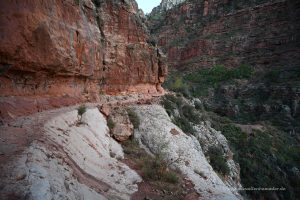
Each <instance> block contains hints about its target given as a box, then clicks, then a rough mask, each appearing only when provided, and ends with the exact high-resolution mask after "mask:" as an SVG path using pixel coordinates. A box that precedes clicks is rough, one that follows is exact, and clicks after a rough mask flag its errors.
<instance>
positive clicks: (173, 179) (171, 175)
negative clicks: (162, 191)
mask: <svg viewBox="0 0 300 200" xmlns="http://www.w3.org/2000/svg"><path fill="white" fill-rule="evenodd" d="M163 179H164V180H165V181H166V182H168V183H173V184H175V183H178V181H179V178H178V176H177V174H176V173H175V172H172V171H168V172H166V173H165V174H164V175H163Z"/></svg>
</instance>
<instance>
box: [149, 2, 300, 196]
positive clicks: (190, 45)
mask: <svg viewBox="0 0 300 200" xmlns="http://www.w3.org/2000/svg"><path fill="white" fill-rule="evenodd" d="M164 2H167V1H162V3H161V5H160V6H159V7H157V8H155V9H153V11H152V13H151V14H150V15H149V16H148V22H147V23H148V25H149V28H150V31H151V33H152V37H153V39H157V44H158V45H159V46H161V47H162V48H163V50H164V51H165V53H166V54H167V55H168V63H169V66H170V67H171V70H170V71H171V74H170V76H169V78H168V80H167V81H166V84H165V87H166V88H168V89H170V90H173V91H175V92H180V93H182V94H184V95H185V96H186V97H188V98H191V99H193V98H195V97H196V98H199V99H198V106H197V107H198V108H199V109H200V110H201V111H202V112H203V117H204V118H206V119H207V120H209V121H211V122H212V125H213V127H214V128H215V129H217V130H220V131H222V134H224V136H225V137H226V139H227V140H228V141H229V143H230V147H231V149H232V150H233V159H234V160H235V161H236V162H238V163H239V164H240V167H241V183H242V185H243V187H246V188H247V187H256V188H265V187H270V186H274V187H278V188H281V187H283V188H285V191H284V192H283V191H246V192H245V194H247V195H249V197H250V198H252V199H298V198H299V195H300V193H299V189H298V188H299V180H300V175H299V173H298V171H299V166H300V163H299V159H298V156H297V154H299V152H300V148H299V144H300V134H299V133H300V107H299V102H300V67H299V66H300V56H299V55H300V35H299V33H300V31H299V30H300V26H299V23H298V21H299V19H300V3H299V1H289V0H250V1H238V0H232V1H228V0H211V1H210V0H198V1H196V0H186V1H183V2H181V3H179V4H177V3H176V1H168V2H169V3H168V5H172V6H169V7H168V8H166V7H165V4H163V3H164ZM172 106H173V105H171V106H170V107H171V108H172ZM186 118H188V117H186ZM175 120H177V121H178V123H179V124H181V125H182V126H183V127H184V128H186V129H191V127H189V126H188V124H187V123H186V122H187V119H185V120H183V119H180V118H179V119H175ZM190 120H193V119H192V118H191V119H190ZM207 140H208V138H206V137H204V141H203V143H205V142H207Z"/></svg>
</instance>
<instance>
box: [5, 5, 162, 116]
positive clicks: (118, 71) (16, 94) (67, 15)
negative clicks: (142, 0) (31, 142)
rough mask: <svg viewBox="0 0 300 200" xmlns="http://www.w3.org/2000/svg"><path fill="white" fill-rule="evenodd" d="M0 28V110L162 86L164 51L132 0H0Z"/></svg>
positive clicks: (158, 89)
mask: <svg viewBox="0 0 300 200" xmlns="http://www.w3.org/2000/svg"><path fill="white" fill-rule="evenodd" d="M0 27H1V31H0V70H1V71H0V72H1V74H0V96H1V97H0V108H1V113H0V117H1V116H2V117H3V116H7V115H9V116H11V117H14V116H16V115H20V114H25V113H29V112H30V113H32V112H36V111H39V110H43V109H47V108H50V107H58V106H62V105H69V104H73V103H75V102H80V101H85V100H90V101H94V100H97V98H98V95H99V94H101V93H109V94H119V93H127V92H141V93H156V92H162V89H161V87H160V84H161V83H162V82H163V80H164V76H165V75H166V73H167V69H166V65H165V62H164V57H163V55H162V54H161V53H160V52H159V50H158V49H157V48H155V47H154V46H151V44H148V43H147V41H148V34H147V30H146V28H145V25H144V24H143V19H142V18H141V17H140V16H139V14H138V8H137V4H136V2H135V1H134V0H129V1H122V0H116V1H110V0H104V1H99V0H94V1H92V0H47V1H44V0H30V1H27V0H26V1H24V0H14V1H13V0H7V1H1V2H0ZM20 104H21V105H22V106H20ZM16 109H20V110H19V111H18V112H17V113H15V111H16ZM8 110H9V111H8Z"/></svg>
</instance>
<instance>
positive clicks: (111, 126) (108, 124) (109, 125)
mask: <svg viewBox="0 0 300 200" xmlns="http://www.w3.org/2000/svg"><path fill="white" fill-rule="evenodd" d="M107 126H108V128H109V129H110V130H112V129H113V128H114V127H115V122H114V121H113V120H112V118H111V117H109V118H108V119H107Z"/></svg>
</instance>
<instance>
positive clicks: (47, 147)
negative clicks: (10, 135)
mask: <svg viewBox="0 0 300 200" xmlns="http://www.w3.org/2000/svg"><path fill="white" fill-rule="evenodd" d="M123 157H124V154H123V150H122V147H121V146H120V145H119V144H118V143H117V142H116V141H115V140H114V139H113V138H111V137H110V135H109V130H108V127H107V124H106V119H105V118H104V116H103V115H102V114H101V113H100V112H99V110H98V109H97V108H92V109H87V111H86V112H85V113H84V114H83V116H82V120H81V123H78V116H77V111H76V110H74V111H70V112H66V113H64V114H60V115H59V116H57V117H55V118H52V119H50V120H49V121H48V122H47V123H46V124H45V126H44V135H43V136H41V138H40V139H39V140H37V141H35V142H33V143H32V144H31V145H30V147H28V148H27V149H26V150H25V151H24V152H23V153H22V154H20V155H19V156H18V157H17V158H16V159H14V160H13V161H12V162H11V163H9V164H7V165H5V166H4V169H3V171H6V172H7V173H1V174H5V175H4V176H5V177H0V178H1V180H2V181H1V184H0V185H1V187H0V197H1V199H7V198H10V197H12V195H14V196H15V197H16V198H17V199H24V198H26V199H30V200H31V199H32V200H39V199H46V200H47V199H49V200H50V199H72V200H73V199H76V200H77V199H95V200H97V199H99V200H102V199H130V196H131V194H133V193H134V192H136V191H137V190H138V186H137V183H138V182H140V181H141V178H140V176H139V175H138V174H137V173H136V172H135V171H133V170H131V169H130V168H129V167H128V166H127V165H125V164H124V163H122V162H120V161H119V160H118V159H121V158H123Z"/></svg>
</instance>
